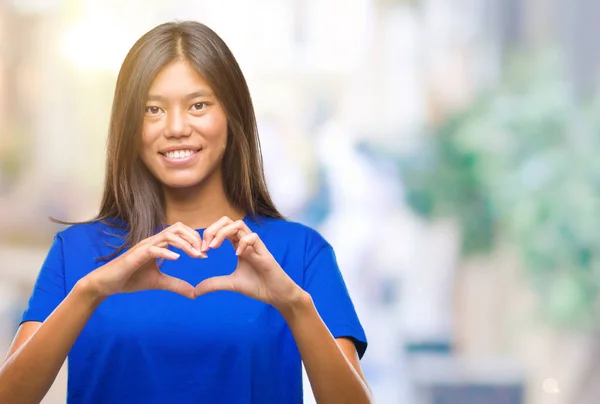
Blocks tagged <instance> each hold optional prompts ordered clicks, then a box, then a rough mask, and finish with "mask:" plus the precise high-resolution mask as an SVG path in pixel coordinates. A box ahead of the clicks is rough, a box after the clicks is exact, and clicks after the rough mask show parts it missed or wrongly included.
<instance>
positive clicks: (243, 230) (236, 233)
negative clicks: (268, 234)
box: [208, 220, 250, 248]
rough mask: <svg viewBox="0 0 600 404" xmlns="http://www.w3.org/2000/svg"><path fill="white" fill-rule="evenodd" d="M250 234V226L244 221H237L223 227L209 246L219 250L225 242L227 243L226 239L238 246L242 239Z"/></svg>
mask: <svg viewBox="0 0 600 404" xmlns="http://www.w3.org/2000/svg"><path fill="white" fill-rule="evenodd" d="M249 233H250V229H249V228H248V226H246V223H244V222H243V221H242V220H237V221H235V222H233V223H231V224H229V225H227V226H225V227H222V228H221V229H220V230H219V231H218V232H217V235H216V236H215V238H214V239H213V240H212V241H211V242H210V244H209V245H208V246H209V247H210V248H217V247H219V246H220V245H221V244H222V243H223V241H225V239H226V238H228V239H229V240H230V241H231V242H232V243H234V244H235V245H237V243H238V241H239V240H240V238H242V237H243V236H245V235H246V234H249Z"/></svg>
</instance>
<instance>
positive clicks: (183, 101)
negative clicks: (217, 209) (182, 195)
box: [140, 60, 227, 188]
mask: <svg viewBox="0 0 600 404" xmlns="http://www.w3.org/2000/svg"><path fill="white" fill-rule="evenodd" d="M226 143H227V118H226V116H225V111H224V110H223V107H222V106H221V103H220V102H219V100H218V99H217V97H216V96H215V94H214V92H213V90H212V89H211V88H210V86H209V85H208V84H207V83H206V81H205V80H204V79H203V78H202V77H201V76H200V75H199V74H198V73H197V72H196V70H195V69H194V68H193V67H192V66H191V65H190V64H189V63H188V62H186V61H181V60H178V61H175V62H172V63H171V64H169V65H167V66H165V67H164V68H163V69H162V70H161V71H160V72H159V73H158V74H157V75H156V77H155V78H154V81H153V82H152V85H151V86H150V91H149V92H148V97H147V99H146V107H145V114H144V123H143V128H142V139H141V145H140V156H141V158H142V161H143V162H144V164H145V165H146V167H147V168H148V169H149V170H150V172H151V173H152V174H153V175H154V176H155V177H156V178H157V179H158V180H159V181H160V182H161V183H162V184H163V185H165V186H167V187H171V188H185V187H191V186H194V185H198V184H200V183H201V182H203V181H204V180H205V179H206V178H208V177H209V176H210V175H213V174H214V173H216V172H219V171H220V170H221V161H222V159H223V154H224V153H225V145H226Z"/></svg>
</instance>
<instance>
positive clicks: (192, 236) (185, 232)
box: [167, 222, 202, 251]
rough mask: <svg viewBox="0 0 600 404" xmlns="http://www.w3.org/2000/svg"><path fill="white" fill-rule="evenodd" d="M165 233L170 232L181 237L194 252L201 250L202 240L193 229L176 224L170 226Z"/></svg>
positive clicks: (179, 223)
mask: <svg viewBox="0 0 600 404" xmlns="http://www.w3.org/2000/svg"><path fill="white" fill-rule="evenodd" d="M167 231H172V232H174V233H175V234H178V235H179V236H181V237H182V238H183V239H184V240H186V241H187V242H188V243H190V245H191V246H192V247H194V248H195V249H196V250H198V251H200V250H201V248H202V239H201V238H200V234H198V232H197V231H196V230H194V229H192V228H191V227H189V226H186V225H185V224H183V223H181V222H177V223H175V224H174V225H172V226H170V227H169V228H168V229H167Z"/></svg>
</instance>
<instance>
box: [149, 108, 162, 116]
mask: <svg viewBox="0 0 600 404" xmlns="http://www.w3.org/2000/svg"><path fill="white" fill-rule="evenodd" d="M160 112H161V108H159V107H152V106H149V107H146V113H147V114H148V115H157V114H159V113H160Z"/></svg>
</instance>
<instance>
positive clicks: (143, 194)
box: [63, 21, 283, 256]
mask: <svg viewBox="0 0 600 404" xmlns="http://www.w3.org/2000/svg"><path fill="white" fill-rule="evenodd" d="M175 60H185V61H187V62H188V63H190V64H191V65H192V66H193V67H194V68H195V69H196V70H197V71H198V73H199V74H200V75H201V76H202V77H203V78H204V79H205V80H206V81H207V82H208V84H209V85H210V86H211V88H212V89H213V91H214V92H215V95H216V96H217V98H218V99H219V100H220V102H221V104H222V106H223V109H224V111H225V114H226V116H227V130H228V136H227V148H226V151H225V154H224V156H223V161H222V164H223V168H222V169H223V181H224V188H225V193H226V196H227V198H228V200H229V201H230V203H231V204H232V205H233V206H234V207H235V208H237V209H241V210H243V211H244V212H245V213H246V214H247V215H248V216H249V217H252V218H257V217H259V216H262V217H272V218H283V216H282V215H281V214H280V213H279V212H278V210H277V209H276V207H275V205H274V203H273V201H272V200H271V197H270V195H269V191H268V189H267V185H266V181H265V175H264V171H263V163H262V155H261V150H260V141H259V137H258V129H257V124H256V117H255V115H254V107H253V105H252V99H251V97H250V92H249V90H248V85H247V84H246V80H245V78H244V75H243V74H242V71H241V69H240V67H239V65H238V63H237V61H236V60H235V58H234V56H233V54H232V53H231V51H230V50H229V48H228V47H227V45H226V44H225V43H224V42H223V40H222V39H221V38H220V37H219V36H218V35H217V34H216V33H215V32H214V31H212V30H211V29H210V28H208V27H207V26H205V25H203V24H201V23H198V22H195V21H183V22H169V23H165V24H161V25H159V26H157V27H155V28H153V29H152V30H150V31H149V32H147V33H146V34H144V35H143V36H142V37H141V38H140V39H139V40H138V41H137V42H136V43H135V44H134V45H133V47H132V48H131V50H130V51H129V53H128V54H127V56H126V57H125V60H124V62H123V65H122V66H121V70H120V72H119V76H118V78H117V84H116V89H115V94H114V101H113V106H112V113H111V119H110V126H109V134H108V145H107V146H108V150H107V162H106V174H105V183H104V192H103V196H102V202H101V205H100V210H99V213H98V215H97V216H96V217H95V218H94V219H92V220H91V221H90V222H94V221H102V222H104V223H106V224H109V225H111V226H113V227H115V226H116V227H121V226H124V227H125V228H126V230H128V231H127V236H126V239H125V242H124V244H123V245H121V246H120V247H118V249H117V250H116V251H115V252H114V254H111V256H115V255H116V254H118V253H119V252H120V251H122V250H123V249H124V248H126V247H128V246H132V245H135V244H137V243H138V242H139V241H141V240H143V239H144V238H147V237H150V236H151V235H153V234H155V232H156V231H157V229H159V228H160V227H161V226H163V225H164V220H165V217H164V213H165V210H164V208H165V207H164V198H163V194H162V188H161V184H160V183H159V181H158V180H157V179H156V178H155V177H154V176H153V175H152V174H151V173H150V172H149V170H148V169H147V168H146V166H145V165H144V163H143V162H142V160H141V158H140V157H139V152H138V145H139V141H140V140H139V139H140V136H141V128H142V123H143V117H144V107H145V103H146V97H147V95H148V91H149V89H150V85H151V84H152V81H153V79H154V77H155V76H156V75H157V73H158V72H159V71H160V70H161V69H162V68H164V67H165V66H166V65H168V64H169V63H171V62H173V61H175ZM113 219H117V220H116V221H115V220H113ZM63 223H65V222H63ZM115 223H121V224H122V225H121V226H118V225H116V224H115ZM68 224H72V223H68Z"/></svg>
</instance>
